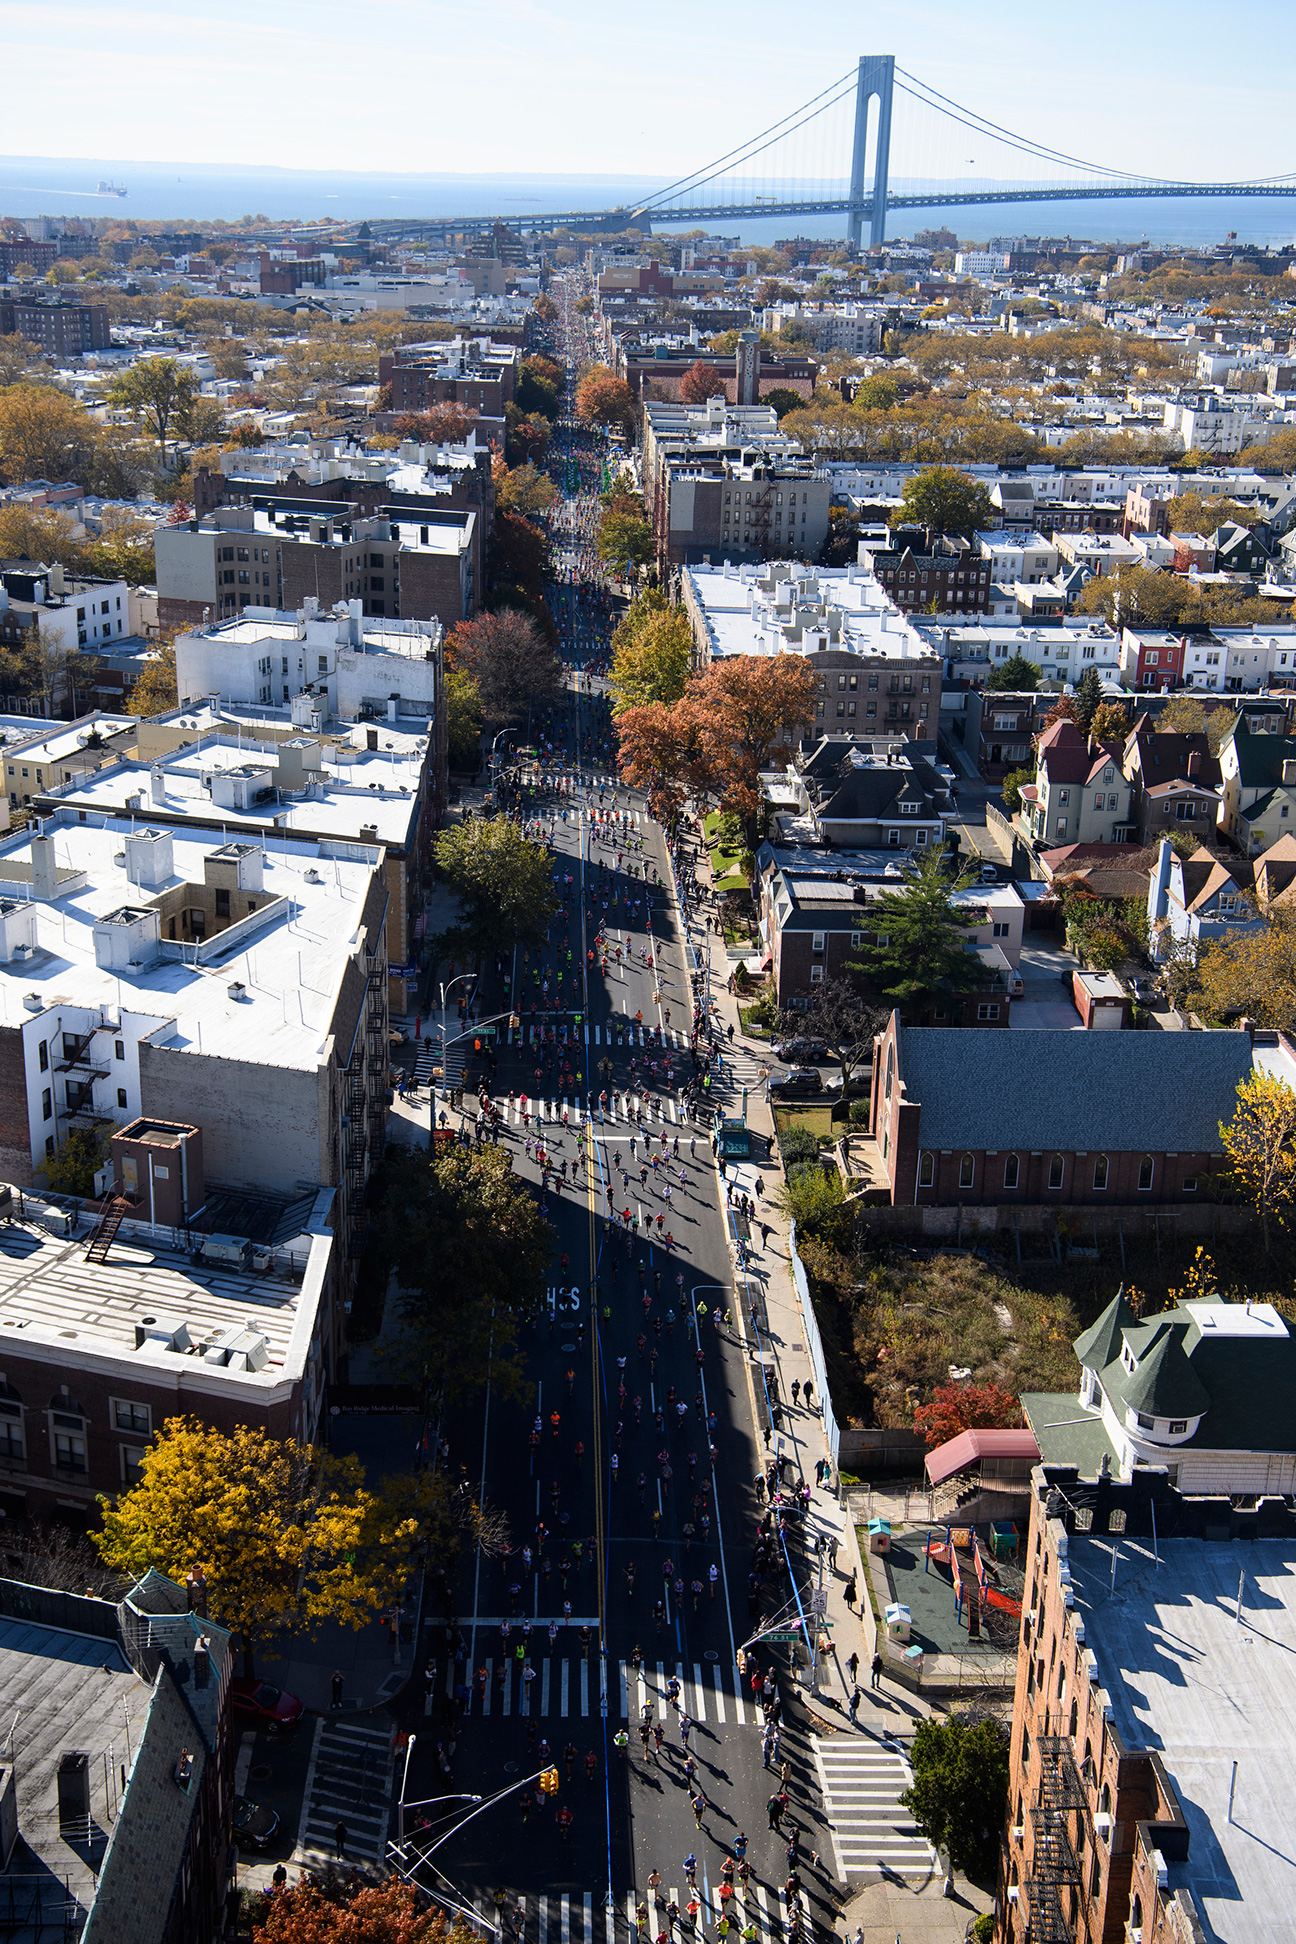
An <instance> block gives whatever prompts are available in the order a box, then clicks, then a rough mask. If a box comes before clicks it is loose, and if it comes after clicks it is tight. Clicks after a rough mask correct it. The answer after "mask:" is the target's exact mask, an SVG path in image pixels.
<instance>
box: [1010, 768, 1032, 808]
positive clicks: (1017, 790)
mask: <svg viewBox="0 0 1296 1944" xmlns="http://www.w3.org/2000/svg"><path fill="white" fill-rule="evenodd" d="M1034 781H1035V769H1034V765H1033V764H1031V763H1025V764H1023V766H1022V768H1021V769H1015V770H1012V771H1011V772H1010V773H1009V774H1008V775H1007V776H1005V778H1004V780H1003V800H1004V802H1005V803H1006V804H1007V805H1008V808H1009V810H1010V811H1011V812H1012V813H1013V814H1014V815H1015V814H1016V812H1017V811H1018V810H1020V809H1021V793H1022V784H1023V783H1033V782H1034Z"/></svg>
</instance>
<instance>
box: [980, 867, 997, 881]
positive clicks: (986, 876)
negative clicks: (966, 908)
mask: <svg viewBox="0 0 1296 1944" xmlns="http://www.w3.org/2000/svg"><path fill="white" fill-rule="evenodd" d="M981 882H982V884H998V882H999V866H998V865H997V864H983V865H982V866H981Z"/></svg>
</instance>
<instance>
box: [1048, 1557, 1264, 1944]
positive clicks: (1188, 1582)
mask: <svg viewBox="0 0 1296 1944" xmlns="http://www.w3.org/2000/svg"><path fill="white" fill-rule="evenodd" d="M1113 1548H1115V1550H1116V1552H1117V1555H1118V1557H1117V1559H1116V1574H1115V1586H1114V1589H1113V1584H1112V1551H1113ZM1068 1557H1069V1563H1070V1567H1071V1586H1072V1591H1073V1593H1074V1596H1075V1604H1076V1610H1077V1612H1078V1613H1079V1614H1080V1616H1081V1617H1082V1618H1083V1619H1084V1621H1085V1645H1086V1647H1089V1648H1092V1650H1093V1652H1094V1654H1095V1656H1096V1658H1097V1661H1098V1673H1099V1679H1100V1682H1101V1685H1102V1686H1103V1687H1104V1688H1105V1689H1106V1691H1107V1694H1108V1695H1109V1697H1110V1700H1111V1707H1112V1718H1113V1720H1114V1722H1115V1724H1116V1727H1117V1729H1118V1730H1119V1732H1120V1735H1121V1738H1122V1740H1123V1741H1124V1742H1125V1743H1126V1745H1127V1746H1128V1747H1133V1748H1147V1749H1150V1750H1152V1751H1153V1752H1154V1753H1156V1754H1157V1755H1159V1756H1160V1758H1161V1760H1162V1762H1163V1763H1164V1764H1165V1769H1166V1773H1167V1775H1168V1776H1169V1778H1170V1781H1171V1783H1172V1785H1173V1787H1174V1790H1175V1794H1176V1795H1177V1797H1178V1799H1179V1806H1180V1808H1181V1810H1182V1811H1183V1814H1184V1817H1185V1818H1186V1820H1187V1823H1188V1829H1189V1848H1188V1857H1187V1859H1186V1861H1184V1862H1182V1863H1179V1862H1174V1861H1170V1860H1169V1859H1167V1869H1168V1871H1169V1882H1168V1886H1167V1887H1168V1889H1169V1890H1170V1891H1171V1892H1174V1891H1175V1890H1180V1889H1184V1890H1187V1891H1189V1892H1190V1893H1191V1895H1192V1897H1193V1899H1194V1900H1195V1902H1196V1903H1197V1906H1198V1908H1199V1910H1200V1911H1201V1914H1202V1917H1203V1919H1204V1921H1205V1924H1206V1930H1207V1935H1208V1937H1210V1938H1212V1939H1216V1940H1218V1944H1287V1940H1289V1939H1290V1937H1291V1934H1292V1910H1293V1909H1294V1908H1296V1856H1293V1854H1292V1851H1291V1844H1290V1842H1289V1840H1288V1839H1287V1831H1288V1827H1289V1824H1290V1816H1291V1803H1292V1800H1293V1796H1294V1795H1296V1540H1292V1539H1289V1538H1288V1539H1257V1540H1255V1541H1254V1543H1251V1544H1248V1545H1246V1546H1244V1547H1243V1546H1236V1545H1227V1544H1222V1543H1215V1542H1211V1541H1204V1540H1197V1539H1168V1538H1162V1539H1161V1540H1160V1542H1159V1545H1157V1546H1155V1547H1154V1546H1153V1545H1151V1544H1149V1543H1148V1542H1146V1541H1144V1540H1139V1539H1130V1538H1127V1537H1121V1538H1120V1539H1099V1538H1091V1537H1087V1536H1085V1535H1084V1534H1080V1533H1077V1534H1075V1535H1074V1536H1073V1537H1072V1539H1071V1542H1070V1547H1069V1554H1068ZM1239 1580H1241V1583H1242V1612H1241V1617H1240V1619H1235V1617H1234V1615H1235V1611H1236V1607H1237V1600H1238V1587H1239ZM1235 1763H1236V1767H1237V1781H1236V1787H1235V1789H1234V1790H1233V1802H1232V1812H1231V1814H1230V1805H1229V1796H1230V1789H1231V1787H1232V1786H1233V1784H1232V1777H1233V1768H1234V1765H1235Z"/></svg>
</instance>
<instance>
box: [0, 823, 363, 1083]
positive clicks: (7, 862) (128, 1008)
mask: <svg viewBox="0 0 1296 1944" xmlns="http://www.w3.org/2000/svg"><path fill="white" fill-rule="evenodd" d="M63 814H64V815H70V817H71V819H72V820H71V821H69V822H66V823H65V822H63V821H61V819H60V820H58V821H54V820H49V821H47V824H46V832H47V834H52V836H53V838H54V856H55V863H56V867H57V869H58V871H59V872H60V874H62V873H67V872H71V873H73V875H72V876H71V877H70V878H69V877H65V876H62V875H61V876H60V879H59V896H58V898H57V900H56V901H54V902H51V903H45V902H41V901H39V900H33V901H32V908H33V912H34V914H35V926H36V932H35V937H36V945H37V950H36V951H35V952H34V953H32V954H29V955H28V956H27V957H26V958H24V959H21V960H18V961H15V962H12V963H10V964H8V965H0V1025H3V1026H8V1027H14V1028H17V1027H21V1026H23V1025H25V1024H26V1023H27V1022H28V1021H30V1020H31V1019H32V1018H33V1017H34V1015H35V1013H36V1012H37V1011H40V1010H44V1009H47V1008H51V1007H55V1006H57V1005H59V1004H61V1003H65V1004H67V1005H72V1006H83V1007H88V1008H91V1009H94V1008H102V1009H104V1011H105V1012H106V1013H107V1014H108V1015H110V1016H114V1017H116V1016H118V1015H120V1014H121V1013H122V1012H127V1013H130V1014H132V1015H134V1016H135V1018H136V1020H138V1021H142V1022H146V1021H148V1020H154V1021H156V1026H155V1027H154V1028H153V1044H154V1045H166V1046H170V1047H173V1048H176V1049H179V1050H184V1049H185V1048H192V1049H193V1050H194V1051H195V1052H199V1051H200V1052H202V1053H204V1054H215V1055H220V1056H223V1057H226V1058H230V1059H239V1060H242V1061H245V1062H247V1061H250V1062H253V1063H257V1064H260V1065H263V1066H267V1067H283V1068H293V1069H300V1070H309V1071H314V1069H315V1068H316V1067H317V1066H318V1065H319V1063H320V1061H321V1059H322V1058H323V1057H324V1046H325V1041H326V1038H327V1035H328V1033H329V1031H330V1029H331V1023H332V1019H333V1015H334V1011H335V1008H336V1004H337V998H338V992H339V988H340V986H341V982H342V977H343V973H344V970H345V968H346V966H347V964H348V963H349V962H350V959H351V956H352V954H353V953H354V952H355V951H356V950H357V949H358V946H359V941H360V939H361V935H362V933H361V920H362V915H363V911H364V904H365V899H366V898H367V896H368V893H369V888H370V883H371V880H372V876H373V870H374V867H375V865H376V864H377V863H378V861H379V859H380V858H381V855H382V853H381V850H380V849H379V847H378V846H377V845H376V844H375V845H360V844H356V845H354V846H351V845H348V846H347V849H348V850H349V851H353V852H354V855H349V856H339V855H336V854H334V849H333V847H331V846H329V845H320V844H314V843H310V842H302V841H297V842H294V841H293V840H292V838H290V837H282V838H281V837H279V836H277V835H276V836H275V838H274V839H273V842H272V843H271V844H268V845H267V847H266V850H265V863H264V898H265V904H266V909H265V910H264V912H263V913H262V914H258V915H259V916H261V918H262V922H261V923H260V924H256V923H255V922H253V924H252V928H251V930H248V929H247V927H248V924H249V921H248V920H247V919H244V920H241V921H240V923H239V925H238V926H237V928H235V927H231V928H230V929H231V931H233V932H234V937H233V939H232V941H231V943H230V944H229V946H228V947H227V948H226V950H225V951H224V952H222V950H221V937H222V934H220V933H216V934H214V935H213V936H212V937H211V938H210V939H209V940H208V942H207V945H206V947H205V950H204V960H203V963H202V965H201V966H200V965H197V964H195V963H193V962H192V955H193V954H194V951H195V948H193V947H186V948H185V950H186V952H187V953H188V954H190V955H191V956H190V957H188V958H182V957H181V956H178V955H177V956H171V955H167V953H166V951H165V948H164V955H163V956H162V957H160V958H159V959H157V960H156V961H155V962H154V963H153V964H151V965H144V966H139V967H136V968H134V969H132V968H131V967H129V966H124V967H123V968H122V969H121V970H119V971H107V970H105V969H103V968H101V967H100V966H98V965H96V963H95V953H94V931H93V928H94V924H95V921H96V920H98V919H101V918H106V917H107V916H108V915H109V914H111V913H113V912H117V911H120V910H121V908H122V907H123V906H140V905H147V904H148V903H149V902H150V900H151V899H152V898H153V897H154V896H157V895H160V893H161V892H163V891H165V890H166V889H168V888H175V887H178V886H180V885H182V884H184V883H196V884H202V883H203V882H204V870H203V865H204V860H205V859H206V858H207V857H209V856H210V855H211V853H212V852H213V851H214V850H218V849H219V848H220V847H221V846H222V845H223V844H224V843H226V842H227V841H228V834H229V833H228V831H227V830H225V829H222V828H221V826H220V823H219V822H217V823H214V824H213V823H208V824H206V825H204V826H200V827H197V828H186V827H184V826H183V825H181V826H176V827H173V828H171V830H170V832H169V834H170V836H171V839H172V843H173V871H172V875H171V876H170V877H169V878H168V879H167V880H166V883H165V884H164V885H159V886H157V887H154V888H147V887H141V886H139V885H137V884H134V883H132V882H131V881H130V880H129V879H128V878H127V875H126V857H125V840H126V838H127V837H129V836H131V835H132V834H134V833H135V832H138V831H141V830H144V829H147V828H148V822H147V818H146V817H139V818H135V819H132V818H130V817H125V818H122V817H116V816H106V817H105V818H104V819H103V821H102V822H87V823H84V824H82V823H79V822H77V821H76V820H75V819H76V812H75V810H73V811H71V812H70V813H69V812H67V811H64V812H63ZM231 820H232V819H231ZM34 834H35V833H34V832H33V831H31V830H25V831H23V832H21V833H20V834H19V835H18V836H16V837H15V838H13V839H12V840H10V841H9V842H8V843H5V844H3V845H0V889H4V890H8V889H12V890H13V891H14V892H15V893H16V894H17V895H18V896H19V897H20V898H27V897H29V896H30V892H31V844H32V837H33V835H34ZM312 874H313V877H314V879H315V881H314V882H312ZM69 884H70V885H71V886H72V888H71V889H67V888H65V887H66V886H67V885H69ZM271 900H275V901H276V903H275V904H274V905H273V906H272V905H271V903H270V901H271ZM280 900H281V901H282V902H281V903H280V902H278V901H280ZM170 953H172V954H177V953H178V948H177V947H176V946H171V947H170ZM213 973H216V974H218V975H219V976H216V977H213ZM235 982H237V983H239V984H241V985H242V986H243V987H244V993H243V995H242V996H241V997H240V998H237V999H234V998H231V997H230V995H229V993H228V990H227V987H228V986H229V985H230V984H232V983H235ZM29 997H30V998H31V999H32V1000H33V1002H34V1003H33V1004H30V1005H29V1004H28V1003H27V1001H28V999H29ZM142 1030H143V1032H144V1033H148V1032H149V1027H148V1026H147V1024H144V1025H143V1027H142Z"/></svg>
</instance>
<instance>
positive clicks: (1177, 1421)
mask: <svg viewBox="0 0 1296 1944" xmlns="http://www.w3.org/2000/svg"><path fill="white" fill-rule="evenodd" d="M1187 1429H1188V1420H1187V1418H1171V1420H1170V1436H1171V1437H1172V1438H1182V1436H1183V1435H1184V1432H1185V1431H1186V1430H1187Z"/></svg>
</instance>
